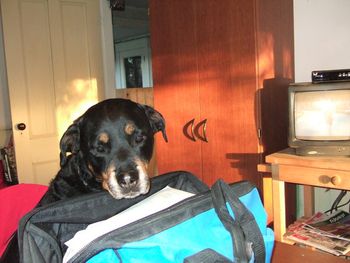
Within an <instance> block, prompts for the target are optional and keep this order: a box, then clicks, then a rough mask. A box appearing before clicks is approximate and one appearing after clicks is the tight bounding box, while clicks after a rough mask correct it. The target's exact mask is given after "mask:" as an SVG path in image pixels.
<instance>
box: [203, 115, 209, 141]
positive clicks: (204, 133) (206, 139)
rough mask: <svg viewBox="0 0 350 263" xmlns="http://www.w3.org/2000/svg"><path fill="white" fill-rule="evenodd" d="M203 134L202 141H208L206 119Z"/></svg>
mask: <svg viewBox="0 0 350 263" xmlns="http://www.w3.org/2000/svg"><path fill="white" fill-rule="evenodd" d="M203 136H204V141H205V142H208V138H207V119H205V120H204V125H203Z"/></svg>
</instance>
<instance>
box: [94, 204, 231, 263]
mask: <svg viewBox="0 0 350 263" xmlns="http://www.w3.org/2000/svg"><path fill="white" fill-rule="evenodd" d="M223 244H227V245H226V246H223ZM206 248H212V249H214V250H216V251H217V252H218V253H220V254H222V255H224V256H226V257H227V258H230V259H233V250H232V241H231V236H230V234H229V233H228V232H227V231H226V229H225V228H224V227H223V225H222V223H221V221H220V220H219V218H218V217H217V215H216V213H215V210H214V209H210V210H208V211H206V212H204V213H201V214H199V215H197V216H195V217H192V218H191V219H189V220H186V221H184V222H182V223H180V224H178V225H176V226H174V227H172V228H169V229H167V230H164V231H162V232H160V233H158V234H156V235H153V236H150V237H148V238H146V239H143V240H140V241H135V242H130V243H127V244H125V245H124V246H123V247H121V248H119V249H117V253H118V254H119V256H120V258H122V259H123V260H122V261H119V260H118V261H112V262H123V263H124V262H130V263H131V262H132V263H136V262H144V263H146V262H164V263H165V262H183V260H184V258H186V257H188V256H191V255H193V254H196V253H197V252H199V251H201V250H203V249H206ZM109 250H112V249H109ZM112 251H113V250H112ZM109 253H110V252H106V251H102V252H100V253H99V254H97V255H96V256H94V257H93V258H91V259H90V260H89V261H88V262H89V263H96V262H106V261H105V260H106V259H105V258H104V257H105V255H107V254H109ZM113 253H114V251H113Z"/></svg>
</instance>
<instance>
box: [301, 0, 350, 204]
mask: <svg viewBox="0 0 350 263" xmlns="http://www.w3.org/2000/svg"><path fill="white" fill-rule="evenodd" d="M349 10H350V1H349V0H331V1H329V0H294V41H295V81H296V82H305V81H307V82H309V81H311V71H312V70H327V69H345V68H347V69H348V68H350V53H349V52H347V51H348V47H350V34H349V27H350V16H349ZM337 194H338V191H329V192H325V189H316V191H315V206H316V210H320V211H324V210H327V209H329V207H330V206H331V204H332V202H333V201H334V199H335V197H336V196H337ZM299 211H302V207H300V208H299Z"/></svg>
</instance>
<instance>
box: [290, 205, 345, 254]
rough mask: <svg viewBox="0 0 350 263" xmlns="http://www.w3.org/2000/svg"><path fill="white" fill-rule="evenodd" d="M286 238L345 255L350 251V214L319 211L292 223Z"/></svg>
mask: <svg viewBox="0 0 350 263" xmlns="http://www.w3.org/2000/svg"><path fill="white" fill-rule="evenodd" d="M285 238H286V239H288V240H292V241H294V242H296V243H300V244H304V245H308V246H311V247H314V248H317V249H320V250H323V251H326V252H329V253H332V254H334V255H337V256H340V255H345V254H347V253H348V252H349V251H350V214H349V213H347V212H345V211H341V210H339V211H336V212H334V213H332V214H326V213H321V212H318V213H316V214H315V215H313V216H312V217H309V218H302V219H301V220H298V221H296V222H295V223H294V224H292V225H290V226H289V227H288V230H287V233H286V234H285Z"/></svg>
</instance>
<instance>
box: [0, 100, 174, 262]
mask: <svg viewBox="0 0 350 263" xmlns="http://www.w3.org/2000/svg"><path fill="white" fill-rule="evenodd" d="M158 131H161V132H162V135H163V138H164V140H165V141H166V142H167V141H168V139H167V135H166V132H165V120H164V118H163V116H162V115H161V114H160V113H159V112H158V111H156V110H155V109H153V108H152V107H149V106H147V105H142V104H139V103H135V102H133V101H131V100H127V99H108V100H104V101H102V102H99V103H97V104H95V105H94V106H92V107H91V108H89V109H88V110H87V111H86V112H85V113H84V114H83V115H82V116H80V117H79V118H78V119H77V120H75V121H74V122H73V124H72V125H70V126H69V127H68V129H67V131H66V132H65V133H64V134H63V136H62V138H61V140H60V167H61V168H60V170H59V171H58V173H57V175H56V176H55V177H54V179H53V180H52V181H51V182H50V184H49V188H48V191H47V192H46V193H45V194H44V196H43V197H42V199H41V200H40V202H39V204H38V205H37V207H39V206H44V205H47V204H50V203H53V202H56V201H59V200H64V199H68V198H72V197H76V196H80V195H83V194H86V193H92V192H98V191H103V190H106V191H108V192H109V193H110V194H111V196H112V197H114V198H115V199H121V198H134V197H136V196H138V195H142V194H146V193H147V192H148V191H149V188H150V182H149V177H148V174H147V166H148V164H149V161H150V160H151V157H152V153H153V144H154V137H153V136H154V134H155V133H157V132H158ZM17 238H18V237H17V234H16V233H15V235H14V236H13V237H12V239H11V241H10V243H9V245H8V246H7V249H6V251H5V253H4V254H3V256H2V257H1V258H0V262H1V263H7V262H11V263H15V262H19V251H18V245H17V242H18V240H17Z"/></svg>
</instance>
